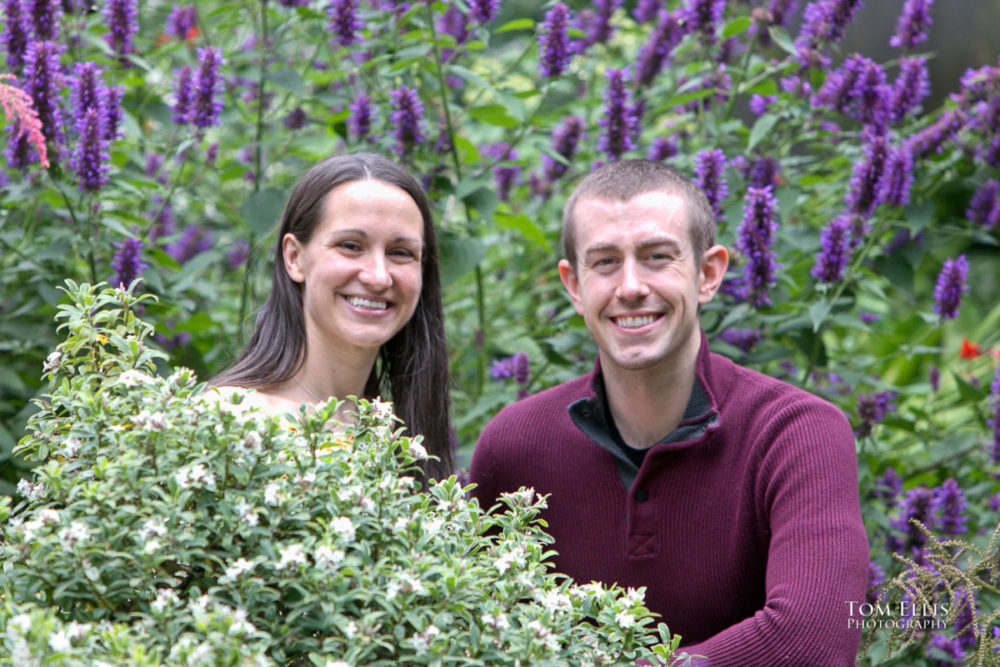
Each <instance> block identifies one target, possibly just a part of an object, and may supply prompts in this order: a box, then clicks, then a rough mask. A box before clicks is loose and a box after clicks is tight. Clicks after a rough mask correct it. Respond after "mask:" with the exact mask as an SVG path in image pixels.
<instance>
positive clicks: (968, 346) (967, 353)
mask: <svg viewBox="0 0 1000 667" xmlns="http://www.w3.org/2000/svg"><path fill="white" fill-rule="evenodd" d="M981 354H982V352H981V351H980V350H979V343H973V342H972V341H970V340H969V339H968V338H962V348H961V349H960V350H959V351H958V358H959V359H975V358H976V357H978V356H979V355H981Z"/></svg>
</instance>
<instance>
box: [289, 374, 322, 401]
mask: <svg viewBox="0 0 1000 667" xmlns="http://www.w3.org/2000/svg"><path fill="white" fill-rule="evenodd" d="M292 379H293V380H295V384H297V385H299V386H300V387H302V389H303V390H304V391H305V392H306V393H307V394H309V395H310V396H312V397H313V398H314V399H316V402H317V403H322V402H323V399H322V398H320V397H319V396H317V395H316V394H314V393H312V392H311V391H309V387H307V386H305V385H304V384H302V383H301V382H299V378H298V377H296V376H295V375H293V376H292Z"/></svg>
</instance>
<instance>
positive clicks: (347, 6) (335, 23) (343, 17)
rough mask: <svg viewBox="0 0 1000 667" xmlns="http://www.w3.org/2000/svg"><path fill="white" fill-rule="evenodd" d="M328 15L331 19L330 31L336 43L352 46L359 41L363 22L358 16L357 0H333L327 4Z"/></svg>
mask: <svg viewBox="0 0 1000 667" xmlns="http://www.w3.org/2000/svg"><path fill="white" fill-rule="evenodd" d="M326 16H327V18H328V19H329V20H330V32H331V34H332V35H333V38H332V41H333V42H334V43H336V44H340V45H341V46H350V45H351V44H354V43H355V42H357V41H358V33H359V32H360V31H361V28H362V24H361V19H360V18H358V3H357V1H356V0H332V2H330V4H328V5H327V6H326Z"/></svg>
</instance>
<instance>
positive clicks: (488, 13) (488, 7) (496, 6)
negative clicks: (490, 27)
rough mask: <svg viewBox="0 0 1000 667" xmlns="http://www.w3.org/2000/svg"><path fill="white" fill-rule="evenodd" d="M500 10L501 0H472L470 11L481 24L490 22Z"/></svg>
mask: <svg viewBox="0 0 1000 667" xmlns="http://www.w3.org/2000/svg"><path fill="white" fill-rule="evenodd" d="M499 11H500V0H471V1H470V2H469V13H470V14H471V15H472V18H473V19H475V20H476V21H478V22H479V23H480V24H482V23H489V22H490V21H492V20H493V19H494V18H496V15H497V13H498V12H499Z"/></svg>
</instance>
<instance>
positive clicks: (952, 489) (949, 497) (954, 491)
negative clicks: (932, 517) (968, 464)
mask: <svg viewBox="0 0 1000 667" xmlns="http://www.w3.org/2000/svg"><path fill="white" fill-rule="evenodd" d="M932 506H933V508H934V513H935V514H936V515H937V517H938V529H939V530H940V531H941V532H943V533H944V534H945V535H950V536H955V535H961V534H962V533H964V532H965V531H967V530H968V529H969V528H968V526H967V525H966V522H967V521H968V517H966V516H965V509H966V507H968V502H967V501H966V500H965V492H964V491H962V487H960V486H959V485H958V482H956V481H955V480H954V479H952V478H950V477H949V478H948V479H946V480H945V481H944V483H942V484H941V486H939V487H938V488H936V489H934V499H933V501H932Z"/></svg>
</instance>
